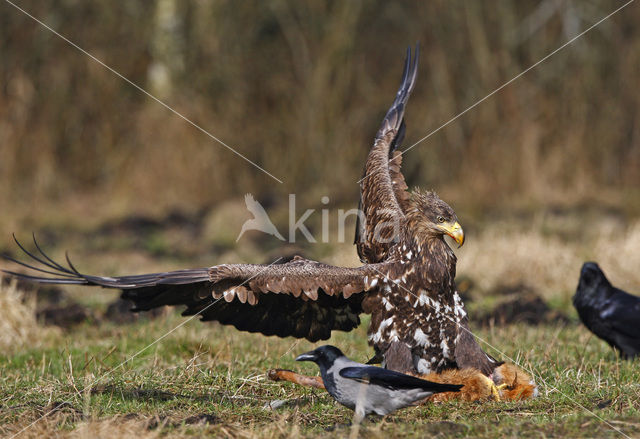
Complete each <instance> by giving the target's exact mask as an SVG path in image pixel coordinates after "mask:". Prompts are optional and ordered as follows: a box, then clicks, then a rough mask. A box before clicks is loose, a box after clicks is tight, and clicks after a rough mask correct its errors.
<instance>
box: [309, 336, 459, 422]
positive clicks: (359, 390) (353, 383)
mask: <svg viewBox="0 0 640 439" xmlns="http://www.w3.org/2000/svg"><path fill="white" fill-rule="evenodd" d="M296 361H313V362H314V363H316V364H317V365H318V367H319V368H320V374H321V375H322V381H323V382H324V386H325V388H326V389H327V392H329V395H331V396H332V397H333V399H335V400H336V401H338V402H339V403H340V404H342V405H344V406H345V407H348V408H350V409H351V410H354V411H355V412H356V418H355V421H356V422H359V421H360V420H362V419H363V418H364V417H365V416H367V415H369V414H371V413H374V414H376V415H380V416H384V415H387V414H389V413H391V412H393V411H395V410H398V409H401V408H403V407H407V406H410V405H412V404H413V403H415V402H417V401H420V400H422V399H425V398H427V397H429V396H431V395H433V394H434V393H440V392H457V391H459V390H460V388H462V386H461V385H458V384H440V383H434V382H431V381H426V380H421V379H420V378H416V377H413V376H411V375H405V374H403V373H399V372H395V371H392V370H387V369H383V368H381V367H375V366H367V365H366V364H362V363H356V362H355V361H351V360H350V359H348V358H347V357H346V356H345V355H344V354H343V353H342V352H341V351H340V349H338V348H337V347H335V346H330V345H325V346H320V347H319V348H317V349H315V350H313V351H310V352H307V353H304V354H302V355H299V356H298V357H297V358H296Z"/></svg>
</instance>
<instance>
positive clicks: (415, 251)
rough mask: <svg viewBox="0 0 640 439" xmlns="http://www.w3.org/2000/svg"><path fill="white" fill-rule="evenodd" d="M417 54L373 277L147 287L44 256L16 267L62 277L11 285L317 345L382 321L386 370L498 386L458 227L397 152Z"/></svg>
mask: <svg viewBox="0 0 640 439" xmlns="http://www.w3.org/2000/svg"><path fill="white" fill-rule="evenodd" d="M417 66H418V52H417V50H416V54H415V59H414V61H413V63H412V62H411V53H410V52H409V53H408V55H407V60H406V62H405V67H404V73H403V78H402V84H401V86H400V90H399V91H398V94H397V95H396V99H395V101H394V103H393V105H392V106H391V108H390V109H389V111H388V112H387V115H386V116H385V118H384V120H383V122H382V126H381V128H380V130H379V131H378V133H377V135H376V139H375V143H374V146H373V148H372V149H371V152H370V154H369V157H368V158H367V162H366V166H365V177H364V179H363V180H362V183H361V199H360V205H361V207H362V211H363V212H364V217H363V218H359V221H358V225H357V231H356V245H357V250H358V254H359V255H360V258H361V260H362V261H363V262H364V263H365V265H363V266H361V267H358V268H343V267H334V266H330V265H326V264H322V263H319V262H315V261H310V260H307V259H303V258H300V257H297V258H295V259H293V260H292V261H289V262H287V263H283V264H277V263H276V264H272V265H251V264H235V265H216V266H213V267H209V268H202V269H193V270H181V271H173V272H167V273H155V274H145V275H138V276H123V277H101V276H90V275H85V274H81V273H79V272H78V271H77V270H76V269H75V268H74V267H73V265H71V263H70V262H69V266H68V267H64V266H62V265H60V264H58V263H56V262H54V261H53V260H51V259H50V258H49V257H47V256H46V255H45V254H44V253H43V252H42V251H41V249H40V248H39V247H38V246H37V243H36V248H37V250H38V252H39V254H37V253H36V254H34V253H29V252H28V251H27V250H26V249H25V248H24V247H22V246H21V245H20V243H18V245H19V246H20V247H21V248H22V249H23V250H24V251H25V252H26V253H27V254H28V255H29V256H31V257H32V258H33V259H35V260H36V261H38V262H40V263H42V264H43V265H44V266H46V267H47V268H40V267H35V266H31V265H28V264H25V263H22V262H19V261H17V260H14V259H11V258H9V259H11V260H13V261H14V262H17V263H19V264H22V265H24V266H26V267H28V268H31V269H33V270H36V271H40V272H43V273H45V274H49V275H55V277H45V276H33V275H25V274H19V273H15V272H10V274H12V275H15V276H19V277H23V278H26V279H31V280H34V281H37V282H42V283H63V284H85V285H100V286H102V287H106V288H117V289H121V290H123V296H124V297H125V298H127V299H131V300H132V301H133V302H134V304H135V310H149V309H152V308H156V307H159V306H163V305H186V310H185V311H184V314H185V315H195V314H200V315H201V316H202V320H216V321H219V322H220V323H223V324H229V325H233V326H235V327H236V328H238V329H240V330H244V331H249V332H260V333H262V334H265V335H278V336H281V337H285V336H293V337H298V338H306V339H308V340H311V341H316V340H321V339H327V338H329V337H330V335H331V331H332V330H334V329H337V330H343V331H349V330H351V329H353V328H355V327H356V326H357V325H358V324H359V323H360V320H359V315H360V314H361V313H363V312H366V313H370V314H371V315H372V319H371V326H370V328H369V340H370V343H371V344H372V345H373V346H374V347H375V349H376V351H377V352H378V353H379V354H381V355H382V357H383V358H384V360H385V363H386V366H387V367H389V368H392V369H397V370H401V371H414V372H418V373H429V372H433V371H438V370H442V369H445V368H449V367H456V366H457V367H461V368H462V367H474V368H476V369H478V370H481V371H482V372H483V373H485V374H490V373H491V372H492V370H493V369H494V368H495V367H496V366H497V365H498V363H497V362H496V361H495V360H493V359H492V358H491V357H489V356H488V355H486V354H485V353H484V352H483V351H482V350H481V349H480V347H479V346H478V345H477V343H476V342H475V340H474V338H473V336H472V335H471V334H470V333H469V332H468V328H467V317H466V312H465V310H464V305H463V304H462V301H461V300H460V297H459V296H458V294H457V292H456V287H455V281H454V278H455V274H456V272H455V270H456V257H455V255H454V253H453V251H452V250H451V249H450V248H449V246H448V245H447V243H446V242H445V240H444V235H445V234H448V235H450V236H452V237H453V238H454V239H455V240H456V241H458V243H460V244H462V242H463V240H464V235H463V233H462V229H461V228H460V226H459V224H458V222H457V217H456V215H455V213H454V211H453V209H451V207H449V206H448V205H447V204H446V203H445V202H444V201H442V200H441V199H440V198H438V196H437V195H436V194H435V193H433V192H421V191H416V192H413V193H408V192H407V191H406V189H407V185H406V183H405V181H404V178H403V176H402V173H401V171H400V165H401V160H402V157H401V155H400V154H399V152H398V151H396V148H397V147H398V145H399V144H400V142H401V141H402V137H403V135H404V126H405V125H404V109H405V105H406V103H407V100H408V98H409V95H410V93H411V91H412V90H413V87H414V85H415V81H416V75H417Z"/></svg>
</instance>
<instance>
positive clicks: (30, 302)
mask: <svg viewBox="0 0 640 439" xmlns="http://www.w3.org/2000/svg"><path fill="white" fill-rule="evenodd" d="M2 281H3V279H2V277H0V310H2V318H1V319H0V350H2V351H4V352H13V351H15V350H16V349H19V348H22V347H24V346H27V345H29V346H37V345H38V344H40V343H41V342H42V340H43V339H45V338H48V337H50V336H52V335H53V334H57V333H58V332H59V331H57V330H56V329H55V328H44V327H42V326H41V325H39V324H38V322H37V321H36V314H35V308H36V303H35V296H34V295H33V294H32V295H26V294H25V292H24V291H21V290H20V289H18V287H17V282H16V281H15V280H12V281H11V282H9V283H3V282H2Z"/></svg>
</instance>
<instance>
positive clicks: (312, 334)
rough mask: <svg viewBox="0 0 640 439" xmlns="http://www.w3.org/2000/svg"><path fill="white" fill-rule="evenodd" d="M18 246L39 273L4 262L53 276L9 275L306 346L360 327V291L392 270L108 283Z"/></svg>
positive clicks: (256, 269) (309, 270) (277, 271)
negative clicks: (99, 292) (175, 308)
mask: <svg viewBox="0 0 640 439" xmlns="http://www.w3.org/2000/svg"><path fill="white" fill-rule="evenodd" d="M16 242H17V241H16ZM34 242H35V240H34ZM18 245H19V246H20V248H21V249H22V250H23V251H25V253H26V254H27V255H29V256H30V257H31V258H32V259H34V260H35V261H36V262H38V263H40V264H42V266H43V267H40V266H35V265H30V264H27V263H25V262H21V261H18V260H16V259H13V258H10V257H6V259H9V260H11V261H13V262H16V263H18V264H20V265H22V266H24V267H26V268H29V269H31V270H32V271H33V272H40V273H44V274H48V275H53V277H46V276H42V275H39V274H38V273H34V274H24V273H16V272H12V271H5V273H8V274H10V275H12V276H16V277H19V278H22V279H26V280H31V281H35V282H39V283H56V284H79V285H99V286H102V287H105V288H115V289H120V290H123V294H122V295H123V297H124V298H126V299H130V300H132V301H133V303H134V305H135V308H134V309H133V310H134V311H141V310H145V311H146V310H149V309H152V308H157V307H160V306H164V305H186V307H187V308H186V310H185V311H184V312H183V315H195V314H200V315H201V318H202V320H216V321H218V322H220V323H222V324H225V325H233V326H235V327H236V328H238V329H240V330H243V331H249V332H260V333H262V334H265V335H277V336H280V337H286V336H293V337H297V338H306V339H308V340H310V341H317V340H322V339H328V338H329V337H330V336H331V331H332V330H334V329H337V330H342V331H350V330H351V329H353V328H355V327H356V326H358V325H359V323H360V318H359V314H361V313H362V312H363V310H362V299H363V297H364V296H365V295H366V294H364V293H366V292H369V291H373V290H375V289H376V288H377V285H378V281H379V280H380V279H381V278H384V276H385V273H387V272H388V270H389V268H390V264H371V265H364V266H362V267H357V268H342V267H334V266H331V265H327V264H322V263H320V262H315V261H311V260H308V259H304V258H301V257H295V258H294V259H293V260H291V261H289V262H287V263H284V264H277V263H274V264H271V265H254V264H233V265H216V266H213V267H209V268H198V269H189V270H180V271H170V272H165V273H152V274H142V275H136V276H119V277H106V276H92V275H87V274H82V273H80V272H78V271H77V270H76V269H75V267H74V266H73V265H72V264H71V262H70V261H69V259H68V258H67V263H68V267H65V266H62V265H61V264H58V263H57V262H55V261H53V260H52V259H51V258H49V257H48V256H47V255H46V254H45V253H44V252H42V250H41V249H40V247H39V246H38V245H37V243H36V248H37V250H38V252H39V254H34V253H35V252H33V253H32V252H29V251H27V250H26V249H25V248H24V247H23V246H22V245H21V244H20V243H19V242H18ZM44 267H46V268H44ZM3 271H4V270H3ZM380 282H382V281H381V280H380Z"/></svg>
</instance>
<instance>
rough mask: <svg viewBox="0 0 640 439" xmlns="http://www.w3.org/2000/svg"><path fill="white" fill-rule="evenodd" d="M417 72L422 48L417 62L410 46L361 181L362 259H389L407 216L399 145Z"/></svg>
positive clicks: (359, 230) (358, 234)
mask: <svg viewBox="0 0 640 439" xmlns="http://www.w3.org/2000/svg"><path fill="white" fill-rule="evenodd" d="M417 74H418V47H416V51H415V55H414V60H413V63H412V62H411V49H407V58H406V60H405V64H404V72H403V73H402V84H401V85H400V89H399V90H398V93H397V94H396V98H395V100H394V101H393V104H392V105H391V108H389V111H388V112H387V114H386V116H385V117H384V119H383V121H382V126H381V127H380V130H379V131H378V133H377V134H376V138H375V141H374V145H373V147H372V148H371V151H370V152H369V156H368V157H367V162H366V165H365V168H364V177H363V179H362V180H361V183H360V202H359V210H361V211H362V213H363V214H364V218H360V216H358V219H357V223H356V236H355V241H354V243H355V244H356V246H357V249H358V255H359V256H360V260H361V261H362V262H369V263H376V262H380V261H382V260H384V259H385V258H386V256H387V254H388V252H389V248H390V247H391V245H393V242H392V238H393V233H394V231H395V230H396V229H395V227H394V226H401V225H402V224H403V221H404V218H405V209H406V207H407V202H408V199H409V194H408V193H407V192H406V189H407V184H406V183H405V180H404V177H403V175H402V172H401V171H400V166H401V164H402V156H401V154H400V152H399V151H396V148H397V147H398V146H399V145H400V143H401V142H402V139H403V137H404V132H405V123H404V110H405V106H406V104H407V100H408V99H409V95H410V94H411V92H412V91H413V88H414V86H415V83H416V76H417Z"/></svg>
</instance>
